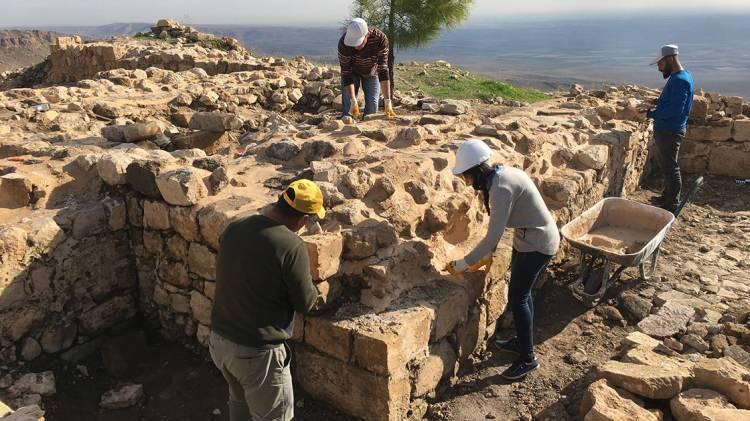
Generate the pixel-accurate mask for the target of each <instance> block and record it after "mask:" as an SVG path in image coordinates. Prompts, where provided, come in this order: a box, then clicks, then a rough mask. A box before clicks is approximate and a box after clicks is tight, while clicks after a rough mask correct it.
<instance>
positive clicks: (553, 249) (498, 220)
mask: <svg viewBox="0 0 750 421" xmlns="http://www.w3.org/2000/svg"><path fill="white" fill-rule="evenodd" d="M491 157H492V151H491V150H490V148H489V147H488V146H487V145H486V144H485V143H484V142H482V141H481V140H477V139H472V140H468V141H466V142H464V143H463V144H462V145H461V146H460V147H459V148H458V152H457V153H456V164H455V167H454V168H453V174H454V175H457V176H460V177H461V178H462V179H463V180H464V182H466V184H467V185H470V186H472V187H473V188H474V189H475V190H477V191H479V192H481V194H482V196H483V199H484V207H485V210H486V211H487V213H488V214H489V215H490V222H489V228H488V231H487V235H486V236H485V237H484V239H483V240H482V241H481V242H480V243H479V244H478V245H477V246H476V247H474V249H473V250H472V251H471V252H469V254H467V255H466V256H465V257H464V258H463V259H460V260H456V261H453V262H451V263H449V264H448V266H447V267H446V270H447V271H448V272H450V273H451V274H454V275H456V274H459V273H462V272H466V271H467V270H476V269H477V268H478V267H481V265H482V264H483V263H485V262H487V261H488V259H489V258H490V257H491V256H492V254H493V252H494V251H495V249H496V248H497V245H498V243H499V242H500V238H502V236H503V232H504V231H505V228H506V227H510V228H514V229H515V235H514V237H513V257H512V259H511V269H510V270H511V277H510V287H509V289H508V301H509V304H510V307H511V311H512V312H513V320H514V323H515V327H516V333H517V336H516V337H514V338H512V339H510V340H502V341H501V340H497V339H496V344H497V345H498V346H499V347H500V348H501V349H503V350H506V351H512V352H515V353H517V354H518V355H519V357H518V359H517V360H516V361H515V362H514V363H513V364H512V365H511V366H510V367H509V368H508V369H507V370H505V371H504V372H503V373H502V376H503V377H504V378H506V379H509V380H515V379H520V378H522V377H524V376H526V375H527V374H528V373H529V372H531V371H533V370H535V369H537V368H538V367H539V362H538V361H537V359H536V357H535V356H534V336H533V321H534V303H533V299H532V296H531V288H532V286H533V284H534V281H535V280H536V278H537V277H538V276H539V274H541V273H542V271H544V269H545V267H546V266H547V264H548V263H549V261H550V260H551V259H552V257H553V256H554V254H555V253H557V249H558V248H559V246H560V235H559V232H558V229H557V224H556V223H555V221H554V219H552V215H551V214H550V212H549V210H548V209H547V206H546V205H545V203H544V200H543V199H542V195H541V194H540V193H539V190H537V188H536V186H535V185H534V182H533V181H532V180H531V178H530V177H529V176H528V175H526V173H525V172H523V171H522V170H520V169H517V168H512V167H505V166H502V165H491V164H490V158H491Z"/></svg>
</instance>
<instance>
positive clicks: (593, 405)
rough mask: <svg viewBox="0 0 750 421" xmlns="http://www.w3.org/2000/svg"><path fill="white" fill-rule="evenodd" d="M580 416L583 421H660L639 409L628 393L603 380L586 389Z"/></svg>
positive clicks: (650, 413) (651, 414)
mask: <svg viewBox="0 0 750 421" xmlns="http://www.w3.org/2000/svg"><path fill="white" fill-rule="evenodd" d="M581 416H582V417H583V419H584V420H585V421H605V420H607V421H629V420H651V421H660V420H661V418H660V417H657V416H656V415H655V414H654V413H652V412H650V411H648V410H647V409H645V408H643V407H641V406H640V405H639V404H638V403H637V402H636V401H635V400H634V397H633V396H632V395H630V394H629V393H628V392H625V391H623V390H619V389H616V388H613V387H611V386H610V385H609V384H608V383H607V381H606V380H604V379H601V380H597V381H595V382H594V383H592V384H591V385H590V386H589V387H588V388H587V389H586V392H585V393H584V395H583V398H582V399H581Z"/></svg>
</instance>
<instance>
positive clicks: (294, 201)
mask: <svg viewBox="0 0 750 421" xmlns="http://www.w3.org/2000/svg"><path fill="white" fill-rule="evenodd" d="M282 197H283V198H284V201H285V202H286V203H287V204H289V206H291V207H292V208H294V209H296V210H298V211H300V212H302V213H306V214H309V215H317V217H318V218H320V219H323V218H325V216H326V210H325V209H323V192H321V191H320V187H318V185H317V184H315V182H313V181H310V180H306V179H304V178H303V179H301V180H297V181H295V182H293V183H291V184H290V185H289V187H287V189H286V191H285V192H284V194H283V195H282Z"/></svg>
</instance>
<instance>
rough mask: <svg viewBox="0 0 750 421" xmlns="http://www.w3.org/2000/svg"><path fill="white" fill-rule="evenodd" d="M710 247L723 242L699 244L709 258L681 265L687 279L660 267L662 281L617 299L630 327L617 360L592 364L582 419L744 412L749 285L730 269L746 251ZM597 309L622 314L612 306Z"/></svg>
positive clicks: (748, 399) (714, 416)
mask: <svg viewBox="0 0 750 421" xmlns="http://www.w3.org/2000/svg"><path fill="white" fill-rule="evenodd" d="M738 228H739V227H738ZM714 246H716V247H717V248H718V247H725V246H726V245H719V244H716V245H713V244H706V243H703V245H702V246H701V253H700V254H705V255H706V256H705V260H706V262H709V263H707V264H706V265H705V266H703V267H701V268H700V269H699V268H698V267H695V269H694V272H693V271H691V270H690V269H689V268H690V267H693V266H694V263H693V262H692V261H688V262H686V263H685V264H686V267H687V268H688V273H693V274H694V276H693V275H690V277H689V278H682V279H673V276H674V275H673V274H672V273H671V270H668V273H665V274H664V275H663V276H662V280H663V281H662V282H663V283H664V285H660V284H657V285H658V287H657V288H654V287H653V286H648V287H645V288H640V289H636V290H637V291H633V292H629V293H627V294H625V295H623V296H622V297H620V303H619V304H620V306H619V307H620V309H621V310H622V313H623V314H625V315H626V316H627V318H628V319H629V320H631V321H633V322H634V323H636V324H637V331H634V332H632V333H631V334H630V335H629V336H627V338H625V339H624V340H623V342H622V349H621V355H620V357H619V360H612V361H608V362H606V363H605V364H603V365H601V366H600V367H598V370H597V371H598V377H599V378H600V380H598V381H596V382H595V383H593V384H592V385H591V386H589V389H588V390H587V392H586V394H585V395H584V398H583V400H582V402H581V416H582V417H584V418H586V419H589V418H591V419H623V420H624V419H654V420H658V419H662V418H661V416H662V414H661V412H660V411H659V410H658V409H659V408H661V409H662V410H663V409H665V408H669V410H670V411H671V416H672V417H673V418H674V419H675V420H677V421H684V420H697V419H701V420H704V419H705V420H719V419H745V418H747V417H750V352H748V351H750V307H748V306H747V303H748V302H750V288H749V287H748V286H747V285H745V282H744V279H740V278H739V277H734V276H733V274H732V271H731V268H732V267H733V266H741V265H744V264H746V260H745V259H746V256H745V253H744V252H743V251H742V250H741V249H735V248H732V246H731V245H729V247H728V248H727V249H726V250H725V251H724V252H723V254H722V255H716V254H717V253H716V252H714V251H712V248H713V247H714ZM712 255H713V256H712ZM701 260H703V259H701ZM666 279H673V280H672V282H664V280H666ZM598 311H600V313H601V314H609V315H610V318H612V317H611V315H612V314H616V315H617V317H615V318H620V319H623V318H622V316H621V315H620V313H618V310H617V309H615V308H612V307H604V308H602V309H598Z"/></svg>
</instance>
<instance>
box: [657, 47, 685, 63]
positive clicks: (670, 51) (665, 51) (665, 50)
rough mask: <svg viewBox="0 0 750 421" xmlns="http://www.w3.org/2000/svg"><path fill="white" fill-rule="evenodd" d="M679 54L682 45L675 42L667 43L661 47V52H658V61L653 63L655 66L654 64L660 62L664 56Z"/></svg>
mask: <svg viewBox="0 0 750 421" xmlns="http://www.w3.org/2000/svg"><path fill="white" fill-rule="evenodd" d="M679 54H680V47H678V46H676V45H674V44H669V45H665V46H663V47H661V49H660V50H659V52H658V53H657V54H656V61H655V62H653V63H651V65H652V66H653V65H654V64H656V63H658V62H660V61H661V59H663V58H664V57H669V56H676V55H679Z"/></svg>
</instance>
